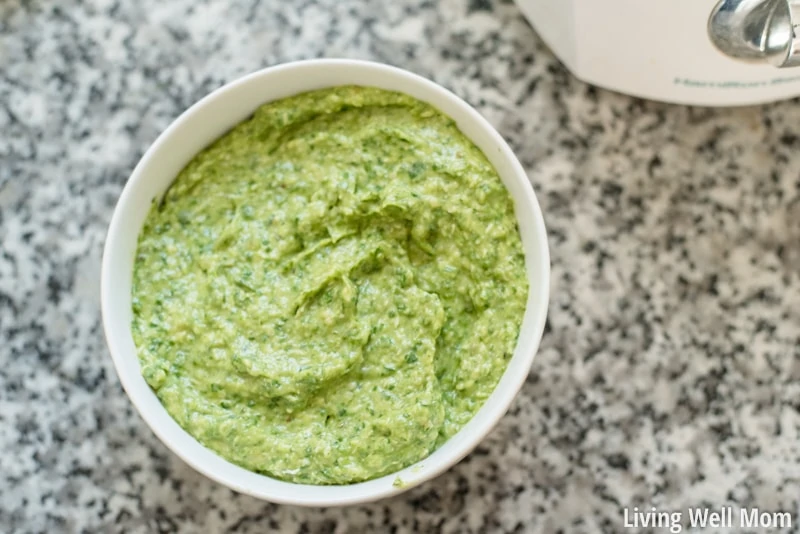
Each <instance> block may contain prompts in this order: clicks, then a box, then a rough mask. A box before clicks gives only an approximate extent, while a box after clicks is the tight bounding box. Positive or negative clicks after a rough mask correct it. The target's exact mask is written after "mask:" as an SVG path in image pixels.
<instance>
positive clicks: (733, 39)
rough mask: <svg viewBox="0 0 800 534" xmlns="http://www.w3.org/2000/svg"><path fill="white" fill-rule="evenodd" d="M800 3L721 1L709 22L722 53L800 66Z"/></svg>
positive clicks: (788, 0)
mask: <svg viewBox="0 0 800 534" xmlns="http://www.w3.org/2000/svg"><path fill="white" fill-rule="evenodd" d="M798 33H800V0H720V1H719V2H718V3H717V5H716V6H714V9H713V11H712V12H711V16H710V17H709V19H708V34H709V37H710V39H711V42H712V43H713V44H714V46H715V47H716V48H717V49H719V50H720V51H721V52H722V53H724V54H726V55H728V56H730V57H733V58H736V59H741V60H744V61H751V62H767V63H770V64H772V65H774V66H776V67H779V68H784V67H796V66H800V36H798Z"/></svg>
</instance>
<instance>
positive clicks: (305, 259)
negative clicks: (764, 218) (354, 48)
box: [133, 86, 528, 484]
mask: <svg viewBox="0 0 800 534" xmlns="http://www.w3.org/2000/svg"><path fill="white" fill-rule="evenodd" d="M527 292H528V286H527V281H526V276H525V271H524V259H523V253H522V246H521V241H520V237H519V232H518V229H517V226H516V219H515V216H514V212H513V206H512V202H511V199H510V197H509V195H508V193H507V191H506V189H505V188H504V186H503V185H502V182H501V181H500V179H499V178H498V176H497V173H496V172H495V170H494V169H493V168H492V166H491V165H490V164H489V162H488V161H487V160H486V158H485V157H484V155H483V154H482V153H481V152H480V151H479V150H478V149H477V148H476V147H475V146H474V145H473V144H472V143H471V142H470V141H469V140H468V139H467V138H466V137H465V136H464V135H463V134H462V133H461V132H460V131H459V130H458V128H457V127H456V125H455V124H454V122H453V121H452V120H451V119H449V118H448V117H446V116H444V115H442V114H441V113H440V112H438V111H437V110H435V109H434V108H432V107H430V106H429V105H427V104H424V103H422V102H419V101H417V100H415V99H412V98H410V97H408V96H405V95H402V94H398V93H394V92H388V91H383V90H378V89H371V88H362V87H352V86H348V87H337V88H332V89H325V90H320V91H314V92H310V93H305V94H301V95H298V96H295V97H291V98H287V99H284V100H280V101H277V102H273V103H270V104H267V105H264V106H263V107H261V108H260V109H258V110H257V111H256V112H255V114H254V116H253V117H252V118H250V119H248V120H246V121H245V122H243V123H242V124H240V125H238V126H236V127H235V128H233V129H232V130H231V131H230V132H229V133H227V134H226V135H224V136H223V137H221V138H220V139H219V140H217V141H216V142H214V143H213V144H212V145H211V146H210V147H208V148H207V149H205V150H204V151H202V152H201V153H200V154H198V155H197V156H196V157H195V158H194V159H193V160H192V161H191V162H190V163H189V164H188V165H187V166H186V167H185V168H184V169H183V170H182V172H181V173H180V174H179V175H178V177H177V179H176V180H175V182H174V183H173V185H172V187H171V188H170V189H169V191H168V192H167V194H166V195H165V196H164V198H163V199H160V200H159V201H157V202H156V203H155V205H154V207H153V209H152V210H151V212H150V213H149V214H148V217H147V220H146V222H145V226H144V229H143V230H142V233H141V235H140V237H139V244H138V251H137V255H136V261H135V268H134V281H133V312H134V313H133V336H134V341H135V343H136V346H137V349H138V356H139V359H140V361H141V364H142V374H143V375H144V378H145V379H146V380H147V382H148V384H149V385H150V386H151V387H152V389H153V390H154V391H155V392H156V394H157V395H158V398H159V399H160V400H161V402H162V403H163V405H164V406H165V408H166V410H167V411H168V412H169V413H170V414H171V415H172V417H174V419H175V420H176V421H177V422H178V423H179V424H180V425H181V426H182V427H183V428H184V429H186V431H187V432H189V433H190V434H191V435H193V436H194V437H195V438H197V439H198V440H199V441H200V442H201V443H203V444H204V445H206V446H207V447H209V448H210V449H212V450H214V451H216V452H217V453H218V454H220V455H221V456H223V457H224V458H227V459H228V460H230V461H231V462H234V463H236V464H238V465H241V466H243V467H245V468H247V469H250V470H253V471H256V472H260V473H264V474H267V475H270V476H273V477H276V478H280V479H283V480H287V481H292V482H299V483H309V484H346V483H353V482H357V481H363V480H367V479H371V478H375V477H378V476H381V475H385V474H388V473H391V472H394V471H396V470H398V469H401V468H403V467H407V466H408V465H410V464H412V463H414V462H417V461H419V460H421V459H423V458H425V457H426V456H427V455H429V454H430V453H431V452H432V451H433V450H435V449H436V448H437V447H439V446H440V445H442V444H443V443H444V442H445V441H446V440H447V439H448V438H449V437H451V436H452V435H453V434H454V433H455V432H457V431H458V430H459V429H460V428H461V427H462V426H463V425H464V424H466V423H467V422H468V421H469V419H470V418H471V417H472V416H473V415H474V414H475V412H476V411H477V410H478V409H479V408H480V407H481V405H482V404H483V403H484V401H485V400H486V399H487V397H489V395H490V394H491V393H492V390H493V389H494V387H495V385H496V384H497V382H498V380H499V379H500V376H501V375H502V374H503V372H504V370H505V368H506V365H507V363H508V360H509V359H510V358H511V354H512V351H513V350H514V347H515V345H516V341H517V335H518V332H519V327H520V323H521V320H522V315H523V311H524V308H525V301H526V297H527Z"/></svg>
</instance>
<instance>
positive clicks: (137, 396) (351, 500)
mask: <svg viewBox="0 0 800 534" xmlns="http://www.w3.org/2000/svg"><path fill="white" fill-rule="evenodd" d="M318 67H335V68H340V69H366V70H371V71H373V72H374V73H375V74H376V75H381V76H387V77H388V78H395V79H398V80H401V79H402V80H403V81H404V82H408V83H409V84H412V85H414V86H415V88H414V90H415V91H419V92H422V93H426V94H429V95H431V99H434V97H436V98H439V99H443V100H446V101H447V103H448V105H449V106H451V107H454V109H457V110H458V112H459V113H461V114H462V115H463V117H465V119H464V120H465V121H471V122H472V123H474V124H475V125H476V127H477V128H479V129H480V130H481V131H482V132H483V133H485V134H487V135H488V136H489V137H490V138H491V139H490V142H491V144H492V145H493V146H494V147H496V148H497V149H498V150H499V152H500V154H501V155H500V157H501V158H502V159H503V160H504V161H505V162H506V163H507V164H508V165H509V166H510V171H509V172H510V173H511V174H513V177H509V178H508V179H513V180H516V181H518V182H520V183H521V187H522V191H524V193H523V195H522V197H523V198H519V196H515V195H514V193H513V192H512V191H510V190H509V186H508V184H507V183H506V177H505V176H501V178H502V179H503V182H504V186H505V187H506V189H507V190H509V195H510V196H511V197H512V199H513V201H514V206H515V216H516V218H517V221H518V223H519V222H520V221H521V218H520V215H519V213H517V210H519V209H520V204H521V205H522V207H524V208H525V209H528V210H530V215H531V216H532V218H533V222H532V225H533V228H531V230H530V231H531V232H533V234H532V236H531V239H533V240H534V241H535V243H537V244H538V246H536V247H535V250H530V251H528V250H526V254H525V255H526V259H525V261H526V271H527V275H528V276H527V278H528V282H529V284H530V285H531V287H530V288H529V296H528V301H527V303H526V308H525V314H524V317H523V321H522V323H521V327H520V334H519V338H518V341H517V346H516V347H515V351H514V354H513V356H512V358H511V359H510V360H509V362H508V364H507V368H506V370H505V371H504V373H503V375H502V376H501V379H500V381H499V382H498V385H497V386H496V387H495V390H494V391H493V393H492V395H491V396H490V397H489V398H488V399H487V400H486V401H485V402H484V404H483V406H482V407H481V408H480V409H479V410H478V412H477V413H476V414H475V415H474V416H473V417H472V418H471V420H470V421H469V422H468V423H467V424H466V425H465V426H464V427H462V428H461V429H460V430H459V432H458V433H456V434H455V435H454V436H452V437H451V438H450V439H449V440H448V441H447V442H446V443H445V444H443V445H442V446H441V447H439V448H438V449H437V450H435V451H434V452H433V453H431V455H429V456H428V457H427V458H425V459H423V460H421V461H420V462H417V463H416V464H414V465H412V466H409V467H407V468H405V469H402V470H400V471H397V472H395V473H391V474H388V475H385V476H383V477H380V478H377V479H372V480H368V481H364V482H358V483H354V484H347V485H330V486H321V485H308V484H296V483H291V482H285V481H281V480H279V479H276V478H273V477H270V476H268V475H263V474H259V473H255V472H252V471H249V470H246V469H244V468H241V467H239V466H237V465H235V464H232V463H231V462H228V461H227V460H225V459H224V458H222V457H221V456H219V455H217V454H216V453H214V452H213V451H211V450H210V449H206V448H205V447H203V446H202V445H200V443H199V442H198V441H197V440H195V438H193V437H192V436H190V435H189V434H188V433H186V432H185V431H183V429H181V428H180V427H179V426H178V425H177V422H175V421H174V419H172V418H171V416H169V415H168V414H167V417H168V418H169V420H170V421H172V425H170V424H169V423H168V422H166V421H165V420H164V417H163V414H158V413H154V412H153V410H156V411H158V408H157V407H154V406H153V405H152V399H149V398H146V397H147V395H148V392H149V395H150V396H152V397H153V398H155V395H154V394H153V392H152V390H150V389H149V386H146V382H144V379H143V377H142V376H141V374H140V373H138V376H132V375H135V374H136V373H132V372H130V371H128V370H126V366H125V364H126V359H129V358H131V357H132V358H133V359H134V360H135V366H136V367H137V368H138V358H137V357H136V353H135V351H133V354H132V355H131V354H130V350H128V349H127V348H126V347H125V346H123V344H124V342H123V340H122V339H121V337H120V336H124V335H125V334H126V333H127V335H128V336H129V338H130V340H131V341H132V333H131V328H130V324H127V327H125V326H121V325H120V324H119V321H117V320H115V319H111V318H110V317H111V315H112V314H111V310H112V309H113V308H114V306H115V305H116V301H117V300H119V298H115V297H114V294H115V291H114V280H115V271H114V265H113V264H114V263H116V261H117V260H116V255H119V254H121V252H119V251H118V250H117V249H118V248H119V245H117V243H118V242H119V241H120V239H119V238H118V236H119V235H120V234H121V232H125V231H126V228H125V222H126V221H125V220H123V215H122V211H123V208H124V207H126V206H127V205H128V204H129V203H130V202H131V198H132V195H133V191H134V189H135V188H136V187H137V185H138V184H140V183H141V181H142V180H143V176H144V175H145V173H146V171H147V168H148V166H149V165H150V163H151V161H152V160H153V159H154V158H155V156H156V154H157V153H158V152H159V151H161V150H164V147H165V146H166V145H167V144H168V143H169V142H170V141H171V140H172V139H173V137H174V136H175V135H176V132H177V131H179V130H180V129H181V127H182V126H185V124H186V123H187V121H189V120H190V118H191V117H193V116H194V115H196V114H197V113H198V112H200V110H202V109H203V108H205V107H207V106H208V105H209V104H210V103H212V102H213V101H215V100H218V99H222V98H231V96H232V95H234V94H235V93H236V92H237V91H239V90H244V89H243V88H245V87H246V86H248V85H250V84H254V83H255V84H257V83H263V80H264V79H266V78H269V77H272V76H274V75H276V74H278V73H281V72H283V73H286V71H289V70H291V69H304V70H309V69H311V70H313V69H315V68H318ZM307 85H309V89H310V88H311V86H312V85H313V84H307ZM338 85H343V84H341V83H331V84H327V85H326V84H324V83H323V84H321V85H316V86H315V87H334V86H338ZM360 85H370V84H360ZM376 86H380V85H377V84H376ZM299 92H302V90H300V91H297V92H295V93H294V94H297V93H299ZM407 94H408V93H407ZM412 96H414V95H412ZM280 98H282V97H275V98H265V99H264V101H263V102H262V103H267V102H270V101H274V100H276V99H280ZM417 98H420V99H421V100H426V98H425V97H417ZM452 118H454V119H456V117H452ZM457 122H459V121H457ZM219 135H222V134H217V135H216V137H219ZM465 135H466V134H465ZM467 136H468V138H470V140H472V141H473V142H475V140H474V139H473V137H474V136H470V135H467ZM476 145H477V142H476ZM479 148H480V147H479ZM481 150H482V151H483V152H484V153H485V152H486V151H485V150H483V149H481ZM194 153H195V154H196V153H197V151H195V152H194ZM487 156H488V154H487ZM490 159H491V158H490ZM493 166H496V165H493ZM498 173H500V171H498ZM173 179H174V176H173ZM520 226H521V225H520ZM520 230H522V229H520ZM140 231H141V227H140V228H139V229H138V230H137V231H136V236H137V239H138V235H139V233H140ZM529 253H530V254H533V257H532V258H531V257H529ZM530 262H535V264H533V265H532V264H531V263H530ZM129 268H130V270H131V271H132V269H133V260H131V262H130V266H129ZM532 272H535V273H537V274H538V279H536V280H533V279H532V278H533V275H532V274H531V273H532ZM534 283H535V284H536V285H535V287H534ZM534 295H535V296H534ZM549 296H550V255H549V245H548V241H547V231H546V227H545V223H544V218H543V215H542V212H541V209H540V206H539V203H538V200H537V198H536V195H535V193H534V190H533V185H532V184H531V182H530V180H529V178H528V176H527V173H526V172H525V170H524V168H523V167H522V165H521V164H520V162H519V160H518V159H517V157H516V155H515V154H514V153H513V151H512V150H511V148H510V147H509V146H508V144H507V143H506V141H505V140H504V139H503V137H502V136H501V135H500V134H499V133H498V132H497V130H496V129H495V128H494V127H493V126H492V125H491V124H490V123H489V121H488V120H487V119H486V118H485V117H483V116H482V115H481V114H480V113H479V112H478V111H477V110H476V109H474V108H473V107H472V106H471V105H469V104H468V103H467V102H466V101H465V100H463V99H461V98H460V97H458V96H457V95H456V94H455V93H453V92H452V91H450V90H449V89H446V88H445V87H443V86H441V85H439V84H437V83H436V82H434V81H432V80H430V79H428V78H425V77H423V76H420V75H418V74H415V73H413V72H411V71H408V70H405V69H402V68H399V67H396V66H392V65H388V64H386V63H379V62H375V61H368V60H361V59H342V58H317V59H305V60H298V61H289V62H286V63H281V64H277V65H273V66H269V67H266V68H262V69H259V70H256V71H254V72H251V73H249V74H246V75H244V76H241V77H239V78H237V79H234V80H233V81H230V82H228V83H226V84H224V85H222V86H220V87H218V88H217V89H215V90H213V91H211V92H209V93H208V94H206V95H205V96H204V97H202V98H201V99H199V100H198V101H196V102H195V103H194V104H192V105H191V106H190V107H189V108H187V109H186V110H184V111H183V112H182V113H180V115H179V116H178V117H177V118H175V119H174V120H173V121H171V123H170V124H169V125H168V127H167V128H166V129H164V130H163V131H162V132H161V133H160V134H159V135H158V136H157V138H156V139H155V141H154V142H153V143H152V144H151V145H150V146H149V147H148V149H147V150H146V151H145V153H144V154H143V156H142V157H141V158H140V160H139V161H138V162H137V164H136V166H135V168H134V169H133V171H132V173H131V175H130V177H129V178H128V180H127V181H126V183H125V185H124V187H123V190H122V192H121V194H120V196H119V198H118V201H117V203H116V205H115V207H114V211H113V215H112V218H111V221H110V223H109V226H108V232H107V234H106V240H105V242H104V247H103V257H102V265H101V276H100V299H101V312H102V320H103V330H104V335H105V338H106V345H107V347H108V349H109V353H110V355H111V358H112V361H113V363H114V367H115V370H116V374H117V377H118V379H119V380H120V383H121V385H122V387H123V389H124V391H125V393H126V394H127V396H128V398H129V399H130V401H131V403H132V404H133V405H134V408H135V409H136V411H137V412H138V413H139V415H140V416H141V417H142V419H144V421H145V423H146V424H147V426H148V427H149V428H150V430H151V431H152V432H153V433H154V434H155V435H156V436H157V437H158V438H159V440H160V441H161V442H162V443H163V444H164V445H166V447H167V448H168V449H170V450H171V451H172V452H173V453H174V454H175V455H176V456H178V458H180V459H181V460H183V461H184V462H185V463H187V464H188V465H189V466H191V467H192V468H193V469H194V470H196V471H198V472H199V473H201V474H203V475H204V476H206V477H207V478H210V479H212V480H214V481H216V482H217V483H220V484H222V485H223V486H226V487H228V488H230V489H232V490H234V491H237V492H240V493H244V494H248V495H251V496H254V497H257V498H260V499H263V500H266V501H269V502H274V503H278V504H293V505H300V506H328V507H330V506H345V505H351V504H358V503H365V502H372V501H376V500H379V499H384V498H388V497H391V496H394V495H397V494H399V493H402V492H404V491H407V490H409V489H411V488H413V487H416V486H418V485H419V484H422V483H424V482H426V481H428V480H431V479H433V478H435V477H437V476H438V475H440V474H441V473H443V472H444V471H446V470H448V469H450V468H451V467H453V466H454V465H455V464H457V463H458V462H460V461H461V460H462V459H463V458H464V457H465V456H467V455H468V454H469V453H470V452H472V450H473V449H474V448H475V447H476V446H477V445H478V444H479V443H480V442H481V441H482V440H483V439H484V437H485V436H486V435H487V434H488V433H489V432H491V431H492V429H493V428H494V427H495V426H496V424H497V423H498V422H499V420H500V419H502V417H503V416H504V415H505V413H506V412H507V410H508V408H509V407H510V405H511V403H512V402H513V401H514V399H515V398H516V397H517V394H518V393H519V390H520V389H521V387H522V385H523V384H524V382H525V380H526V378H527V376H528V373H529V370H530V367H531V365H532V363H533V359H534V357H535V355H536V353H537V352H538V349H539V344H540V342H541V338H542V336H543V334H544V328H545V323H546V319H547V312H548V307H549ZM523 328H524V330H523ZM523 334H525V335H527V339H528V342H527V345H526V346H525V347H522V345H523V344H522V339H523ZM521 347H522V348H521ZM523 348H524V349H525V350H523ZM515 360H516V361H518V362H521V363H519V364H518V365H517V366H518V367H519V369H518V370H517V372H516V373H512V372H511V364H512V362H514V361H515ZM523 371H524V372H523ZM142 383H144V384H145V387H146V389H147V391H143V390H142ZM501 386H503V388H502V390H501ZM157 402H158V401H157ZM159 405H160V402H159ZM161 411H163V413H164V414H166V413H167V412H166V409H164V408H163V406H161ZM482 412H483V417H482V419H480V420H478V419H479V418H478V415H479V414H481V413H482ZM474 423H475V424H474ZM477 423H481V424H479V425H478V424H477ZM171 426H175V427H178V429H179V431H176V430H175V429H174V428H167V427H171ZM181 432H182V433H183V434H185V435H186V436H188V437H189V439H190V440H191V441H193V442H194V444H195V445H194V446H193V445H191V444H190V443H186V440H185V439H184V438H179V437H176V436H179V435H180V433H181ZM178 441H183V442H184V443H178ZM198 447H199V449H203V450H205V451H207V452H208V453H209V454H210V456H208V455H206V454H204V453H202V452H201V451H199V449H198ZM443 450H445V452H444V453H442V451H443ZM440 453H441V454H440ZM432 459H433V460H432ZM434 460H435V461H434ZM426 463H427V465H425V464H426ZM432 463H433V464H434V465H431V464H432ZM415 473H416V474H415ZM254 477H255V478H254ZM397 481H400V482H401V483H400V484H398V483H397ZM289 486H291V487H292V488H289Z"/></svg>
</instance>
